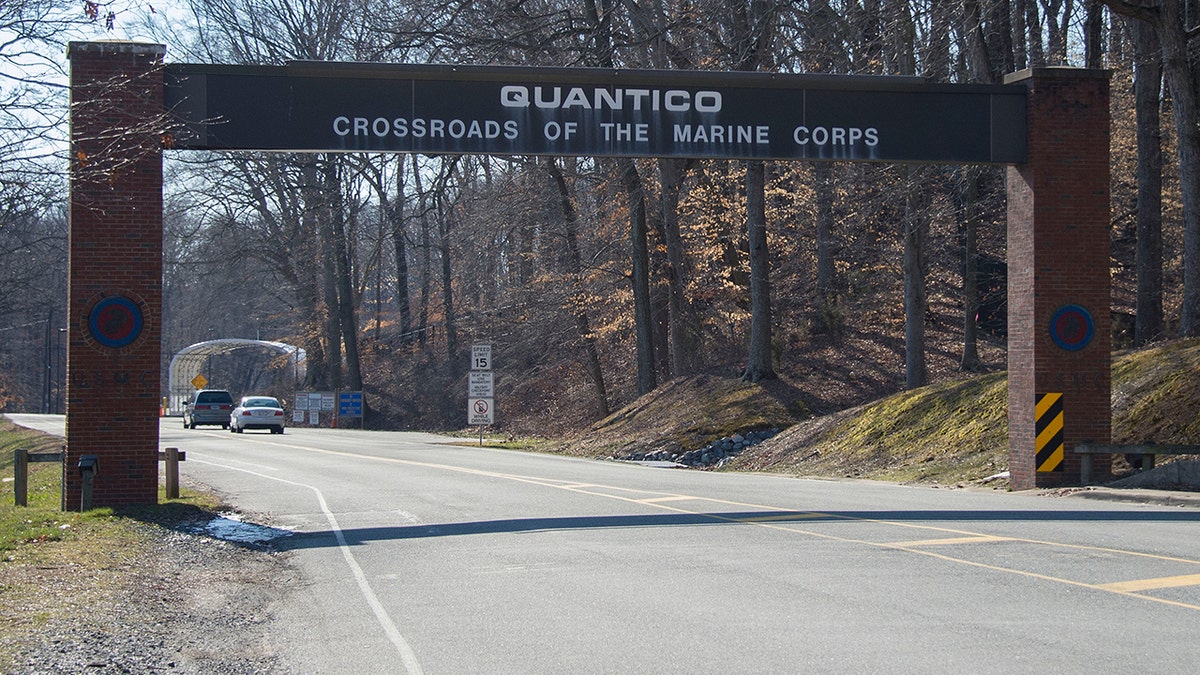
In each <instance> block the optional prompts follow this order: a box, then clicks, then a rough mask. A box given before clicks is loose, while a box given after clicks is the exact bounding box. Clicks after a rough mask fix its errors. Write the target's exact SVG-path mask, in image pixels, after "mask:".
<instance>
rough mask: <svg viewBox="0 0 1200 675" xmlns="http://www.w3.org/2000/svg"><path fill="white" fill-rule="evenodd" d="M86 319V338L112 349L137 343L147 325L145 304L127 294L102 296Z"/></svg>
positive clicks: (89, 311) (93, 305)
mask: <svg viewBox="0 0 1200 675" xmlns="http://www.w3.org/2000/svg"><path fill="white" fill-rule="evenodd" d="M85 318H86V321H85V324H84V337H85V338H87V339H88V341H89V342H91V343H93V344H96V345H100V346H101V347H108V348H109V349H124V348H125V347H128V346H130V345H132V344H134V343H136V342H137V341H138V338H140V337H142V331H143V329H144V328H145V327H146V309H145V307H144V303H142V302H139V301H137V300H133V299H131V298H129V297H127V296H125V295H106V296H104V297H102V298H100V299H99V300H97V301H96V302H95V303H94V304H92V307H91V309H89V310H88V312H87V316H86V317H85Z"/></svg>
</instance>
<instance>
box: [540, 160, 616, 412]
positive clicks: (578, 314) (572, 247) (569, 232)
mask: <svg viewBox="0 0 1200 675" xmlns="http://www.w3.org/2000/svg"><path fill="white" fill-rule="evenodd" d="M545 166H546V171H547V172H548V173H549V174H550V177H551V178H552V179H553V180H554V185H555V187H557V188H558V196H559V200H560V204H561V206H562V215H563V231H564V232H565V233H566V238H567V253H568V254H569V255H568V257H567V266H568V267H567V270H568V271H569V272H570V273H571V276H572V278H573V279H574V282H575V290H576V292H581V291H582V288H581V285H582V284H581V281H582V275H583V256H582V255H581V254H580V252H579V214H578V212H577V211H576V210H575V204H574V203H573V202H572V201H571V194H570V192H569V191H568V190H567V181H566V179H565V178H564V177H563V173H562V170H561V169H559V168H558V162H557V160H555V159H553V158H547V159H546V162H545ZM584 306H585V305H584V304H583V303H578V302H577V303H575V308H574V313H575V330H576V331H577V332H578V333H579V339H580V340H581V341H582V342H583V352H584V356H586V357H587V371H588V376H589V377H590V378H591V380H592V387H594V388H595V390H596V403H597V407H598V410H599V417H601V418H604V417H608V413H609V408H608V389H607V388H606V387H605V385H604V370H603V368H601V367H600V351H599V350H598V349H597V348H596V336H595V335H593V334H592V326H591V320H590V319H589V317H588V313H587V311H585V310H584V309H583V307H584Z"/></svg>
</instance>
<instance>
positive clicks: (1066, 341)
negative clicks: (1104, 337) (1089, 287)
mask: <svg viewBox="0 0 1200 675" xmlns="http://www.w3.org/2000/svg"><path fill="white" fill-rule="evenodd" d="M1095 332H1096V323H1095V322H1094V321H1092V314H1091V312H1089V311H1087V310H1086V309H1084V308H1083V307H1080V306H1079V305H1063V306H1062V307H1059V308H1058V311H1057V312H1055V313H1054V316H1053V317H1051V319H1050V339H1051V340H1054V344H1056V345H1058V346H1059V347H1060V348H1062V349H1064V350H1066V351H1068V352H1077V351H1079V350H1080V349H1083V348H1084V347H1086V346H1088V344H1089V343H1090V342H1091V341H1092V335H1093V334H1094V333H1095Z"/></svg>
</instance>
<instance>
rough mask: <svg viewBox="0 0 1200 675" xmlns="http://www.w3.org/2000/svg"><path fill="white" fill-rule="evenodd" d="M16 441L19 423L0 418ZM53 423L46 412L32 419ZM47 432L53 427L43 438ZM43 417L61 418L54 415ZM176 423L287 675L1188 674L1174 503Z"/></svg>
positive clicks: (172, 426) (1192, 549) (1199, 527)
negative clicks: (269, 591) (280, 587)
mask: <svg viewBox="0 0 1200 675" xmlns="http://www.w3.org/2000/svg"><path fill="white" fill-rule="evenodd" d="M10 417H12V418H14V419H15V420H16V421H18V423H22V424H26V425H27V426H34V425H35V424H34V422H33V420H36V417H30V418H24V417H22V416H17V415H10ZM58 419H59V420H61V418H58ZM51 421H53V420H51ZM59 424H60V425H61V422H59ZM447 441H449V439H446V438H441V437H437V436H432V435H427V434H411V433H385V432H362V431H350V430H307V429H289V430H288V432H287V434H285V435H283V436H273V435H269V434H266V433H265V432H262V433H253V432H247V433H245V434H240V435H235V434H230V433H228V432H225V431H221V430H219V429H199V430H184V429H183V428H182V424H181V423H180V421H179V420H178V419H169V420H164V423H163V430H162V446H163V447H167V446H176V447H179V448H181V449H183V450H186V451H187V462H186V463H185V464H184V465H183V467H182V470H183V474H184V481H185V484H186V482H187V481H195V482H198V483H202V484H204V485H208V486H211V487H213V488H215V489H217V490H218V491H219V492H221V493H222V494H224V495H225V496H226V497H227V498H228V499H229V500H230V502H231V503H232V504H234V505H236V506H237V507H238V508H239V509H243V510H245V512H246V513H253V514H260V516H261V517H262V518H263V520H264V521H269V523H270V524H271V525H273V526H276V527H283V528H287V529H289V530H292V531H293V532H294V534H292V535H291V536H289V537H285V538H282V539H279V540H277V542H276V545H277V546H278V547H280V548H283V549H290V550H291V551H292V552H293V559H294V562H295V564H296V565H297V568H298V569H299V571H300V575H301V578H302V581H301V583H299V584H298V586H297V588H296V589H295V592H294V593H292V594H291V597H290V600H289V601H288V602H287V603H286V604H284V605H283V606H280V607H275V608H272V611H273V615H274V618H273V625H272V633H273V635H274V636H275V638H276V639H277V640H278V642H279V643H280V644H281V645H282V647H283V658H284V661H285V662H286V663H287V664H288V665H289V666H290V667H291V668H293V669H294V670H295V671H296V672H306V673H366V672H372V673H405V672H407V673H419V672H425V673H564V672H582V673H633V672H646V673H731V672H738V673H743V672H755V673H768V672H769V673H782V672H837V673H845V672H854V673H858V672H946V671H964V672H965V671H970V672H975V673H984V672H1013V671H1032V670H1041V671H1047V672H1064V673H1070V672H1098V671H1099V672H1118V671H1124V672H1145V673H1150V672H1155V673H1170V672H1194V670H1195V668H1196V664H1197V663H1200V509H1195V508H1179V507H1163V506H1146V505H1133V504H1121V503H1114V502H1096V501H1089V500H1081V499H1071V498H1054V497H1049V496H1045V495H1035V494H1030V493H1003V492H996V491H986V492H979V491H967V490H947V489H940V490H939V489H930V488H917V487H904V486H897V485H889V484H881V483H873V482H865V481H822V480H800V479H793V478H782V477H774V476H761V475H747V474H721V473H708V472H698V471H687V470H671V469H655V468H647V467H643V466H638V465H632V464H621V463H614V462H598V461H588V460H577V459H566V458H560V457H548V456H539V455H533V454H525V453H518V452H511V451H500V450H489V449H481V448H477V447H461V446H456V445H449V444H447Z"/></svg>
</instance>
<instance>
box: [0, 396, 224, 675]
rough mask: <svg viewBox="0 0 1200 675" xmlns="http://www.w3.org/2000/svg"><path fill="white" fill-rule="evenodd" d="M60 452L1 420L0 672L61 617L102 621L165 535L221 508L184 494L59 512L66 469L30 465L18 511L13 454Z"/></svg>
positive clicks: (56, 444)
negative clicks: (137, 503) (132, 573)
mask: <svg viewBox="0 0 1200 675" xmlns="http://www.w3.org/2000/svg"><path fill="white" fill-rule="evenodd" d="M17 448H24V449H26V450H28V451H29V452H59V451H61V450H62V439H61V438H58V437H56V436H49V435H46V434H42V433H40V432H37V431H33V430H30V429H25V428H22V427H17V426H15V425H13V424H12V423H11V422H9V421H8V420H6V419H3V418H0V672H10V671H11V666H12V663H13V659H14V658H15V657H16V655H17V653H18V651H19V648H20V645H21V644H23V643H27V642H29V641H30V640H32V639H33V638H35V637H36V634H37V632H38V631H39V630H40V629H42V628H44V627H45V626H46V625H48V624H49V623H51V622H53V621H54V620H55V619H56V618H59V617H69V616H75V617H79V616H84V617H92V618H94V620H96V621H102V620H103V616H104V615H105V611H104V610H105V607H107V606H109V604H110V603H113V602H116V601H117V599H118V598H119V595H120V593H121V591H123V590H124V588H125V584H126V583H127V581H126V580H127V578H128V577H129V576H130V575H129V572H130V570H132V569H133V568H134V567H135V566H136V565H138V561H139V559H142V557H143V556H145V555H147V554H148V552H149V551H150V549H151V547H152V545H153V543H154V542H155V541H156V540H157V538H159V537H161V533H162V530H161V529H159V528H156V527H153V526H154V525H158V526H162V527H167V528H178V527H180V526H181V525H182V524H185V523H193V522H207V520H211V519H212V518H213V517H215V515H216V513H217V512H218V511H219V509H220V506H221V503H220V500H219V499H217V498H216V497H215V496H213V495H209V494H203V493H196V492H193V491H182V490H181V494H180V499H177V500H171V501H167V500H166V495H165V494H164V488H163V487H162V486H161V485H160V487H159V502H160V503H159V504H157V505H147V506H139V507H131V508H125V509H120V510H118V511H114V510H113V509H107V508H101V509H94V510H92V511H88V512H86V513H79V512H75V511H63V510H61V504H62V467H61V465H60V464H57V463H35V464H30V465H29V483H28V488H29V492H28V497H29V506H27V507H18V506H15V505H14V503H13V502H14V490H13V488H14V484H13V480H12V479H13V463H14V461H13V451H14V450H16V449H17Z"/></svg>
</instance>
